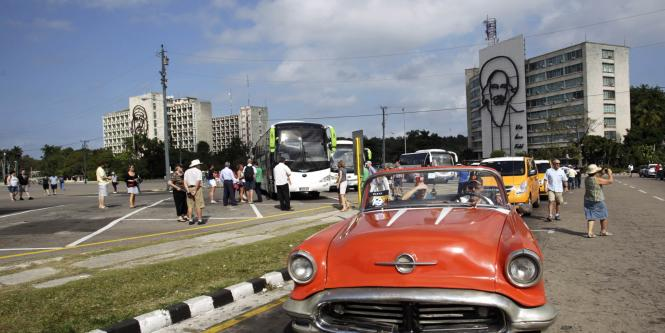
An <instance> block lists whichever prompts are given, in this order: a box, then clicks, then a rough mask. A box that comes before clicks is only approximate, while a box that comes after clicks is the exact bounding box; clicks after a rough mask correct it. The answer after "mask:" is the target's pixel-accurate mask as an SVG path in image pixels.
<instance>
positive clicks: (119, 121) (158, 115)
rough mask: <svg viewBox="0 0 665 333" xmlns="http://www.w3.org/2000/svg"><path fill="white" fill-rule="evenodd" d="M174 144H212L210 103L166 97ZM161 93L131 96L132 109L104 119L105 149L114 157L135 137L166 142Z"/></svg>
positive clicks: (182, 146)
mask: <svg viewBox="0 0 665 333" xmlns="http://www.w3.org/2000/svg"><path fill="white" fill-rule="evenodd" d="M166 103H167V108H168V109H167V113H168V117H169V127H170V132H171V133H170V134H171V145H172V146H174V147H177V148H183V149H187V150H195V149H196V144H197V143H198V142H199V141H205V142H208V143H210V142H212V108H211V105H210V102H206V101H199V100H198V99H196V98H193V97H185V98H177V99H176V98H173V97H168V98H167V101H166ZM162 105H163V102H162V94H159V93H147V94H144V95H140V96H132V97H129V109H125V110H122V111H117V112H110V113H107V114H105V115H104V116H103V119H102V127H103V132H104V148H110V149H111V150H112V151H113V153H114V154H117V153H120V152H122V151H123V150H124V149H125V147H124V142H125V140H126V139H128V138H131V137H132V136H133V135H134V134H145V135H146V137H147V138H148V139H153V138H158V139H159V140H162V141H163V140H164V111H163V110H164V109H163V106H162Z"/></svg>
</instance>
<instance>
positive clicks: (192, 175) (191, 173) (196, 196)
mask: <svg viewBox="0 0 665 333" xmlns="http://www.w3.org/2000/svg"><path fill="white" fill-rule="evenodd" d="M200 165H201V161H199V160H198V159H195V160H193V161H192V163H190V164H189V169H187V171H185V174H184V176H183V178H184V183H185V187H186V188H187V218H189V224H190V225H191V224H194V223H196V222H197V220H198V223H199V224H203V223H204V222H203V208H205V200H204V199H203V193H202V192H201V188H202V187H201V179H203V172H201V170H200V169H199V166H200ZM193 211H196V219H197V220H195V219H193V218H192V212H193Z"/></svg>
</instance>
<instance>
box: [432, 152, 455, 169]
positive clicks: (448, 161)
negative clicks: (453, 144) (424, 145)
mask: <svg viewBox="0 0 665 333" xmlns="http://www.w3.org/2000/svg"><path fill="white" fill-rule="evenodd" d="M431 154H432V166H443V165H455V163H454V162H453V156H452V155H450V154H448V153H436V152H433V153H431Z"/></svg>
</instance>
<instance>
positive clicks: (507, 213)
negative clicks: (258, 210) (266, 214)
mask: <svg viewBox="0 0 665 333" xmlns="http://www.w3.org/2000/svg"><path fill="white" fill-rule="evenodd" d="M440 172H454V173H455V177H454V178H453V180H452V181H448V182H447V183H445V184H444V183H443V182H440V183H438V182H437V178H436V174H437V173H440ZM460 179H463V180H464V182H460V181H459V180H460ZM407 180H408V181H407ZM363 193H364V196H363V201H362V204H361V210H360V212H359V213H358V214H357V215H355V216H353V217H351V218H350V219H348V220H345V221H342V222H340V223H337V224H334V225H332V226H330V227H328V228H326V229H324V230H323V231H321V232H319V233H317V234H315V235H313V236H312V237H310V238H308V239H307V240H305V241H304V242H303V243H302V244H301V245H300V246H298V247H296V248H295V249H294V250H293V252H292V253H291V254H290V255H289V259H288V270H289V274H290V275H291V277H292V278H293V280H294V282H295V287H294V290H293V292H292V293H291V296H290V298H289V299H288V300H287V301H286V302H285V304H284V309H285V310H286V312H287V313H288V315H289V316H290V317H291V319H292V321H291V324H290V327H288V330H293V331H295V332H539V331H541V330H543V329H545V328H546V327H548V326H549V325H551V324H552V323H553V322H554V320H555V318H556V316H557V311H556V310H555V309H554V307H553V306H552V305H550V304H548V303H547V299H546V297H545V287H544V283H543V277H542V273H543V267H542V262H543V257H542V253H541V251H540V249H539V248H538V244H537V242H536V239H535V238H534V237H533V235H532V233H531V231H530V230H529V228H528V227H527V225H526V224H525V223H524V221H523V220H522V218H521V217H520V216H519V215H518V214H517V212H516V211H515V209H511V207H510V205H509V204H508V202H507V199H506V192H505V189H504V187H503V183H502V180H501V175H500V174H498V173H497V172H496V171H495V170H493V169H489V168H485V167H455V166H451V167H431V168H413V169H392V170H390V171H389V172H379V173H377V174H375V175H373V176H372V177H370V178H369V179H368V180H367V182H366V184H365V187H364V188H363Z"/></svg>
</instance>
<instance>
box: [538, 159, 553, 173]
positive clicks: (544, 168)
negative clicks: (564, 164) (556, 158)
mask: <svg viewBox="0 0 665 333" xmlns="http://www.w3.org/2000/svg"><path fill="white" fill-rule="evenodd" d="M536 167H537V168H538V173H545V172H547V169H549V168H550V162H547V163H537V164H536Z"/></svg>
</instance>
